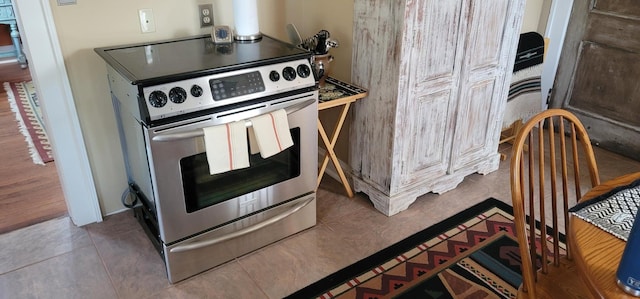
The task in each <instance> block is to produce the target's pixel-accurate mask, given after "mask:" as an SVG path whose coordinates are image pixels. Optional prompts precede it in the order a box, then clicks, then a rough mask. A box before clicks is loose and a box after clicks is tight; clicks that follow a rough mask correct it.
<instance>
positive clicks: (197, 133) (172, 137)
mask: <svg viewBox="0 0 640 299" xmlns="http://www.w3.org/2000/svg"><path fill="white" fill-rule="evenodd" d="M315 101H316V99H315V98H314V99H310V100H306V101H304V102H301V103H298V104H295V105H291V106H288V107H286V108H284V110H285V111H287V114H291V113H294V112H296V111H299V110H301V109H303V108H305V107H307V106H309V105H311V104H313V103H315ZM245 124H246V126H247V127H250V126H251V121H248V120H247V121H245ZM201 136H204V131H202V130H201V129H199V130H193V131H188V132H182V133H172V134H163V135H156V136H153V138H151V140H153V141H177V140H182V139H189V138H195V137H201Z"/></svg>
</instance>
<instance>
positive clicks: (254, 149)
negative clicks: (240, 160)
mask: <svg viewBox="0 0 640 299" xmlns="http://www.w3.org/2000/svg"><path fill="white" fill-rule="evenodd" d="M247 130H249V152H250V153H251V154H252V155H255V154H257V153H259V152H260V148H259V147H258V141H257V140H256V133H254V132H253V125H251V127H248V128H247Z"/></svg>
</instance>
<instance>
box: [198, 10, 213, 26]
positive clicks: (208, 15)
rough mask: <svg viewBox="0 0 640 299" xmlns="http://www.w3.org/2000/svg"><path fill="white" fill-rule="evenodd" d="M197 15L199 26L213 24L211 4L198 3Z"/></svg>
mask: <svg viewBox="0 0 640 299" xmlns="http://www.w3.org/2000/svg"><path fill="white" fill-rule="evenodd" d="M198 17H199V18H200V28H204V27H209V26H212V25H213V4H200V5H198Z"/></svg>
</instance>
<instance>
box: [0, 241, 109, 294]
mask: <svg viewBox="0 0 640 299" xmlns="http://www.w3.org/2000/svg"><path fill="white" fill-rule="evenodd" d="M116 297H117V296H116V292H115V290H114V289H113V287H112V286H111V283H110V281H109V276H108V275H107V272H106V271H105V269H104V266H103V265H102V261H101V260H100V257H99V256H98V254H97V252H96V249H95V248H94V247H92V246H88V247H82V248H78V249H75V250H72V251H70V252H67V253H65V254H62V255H58V256H56V257H53V258H50V259H47V260H45V261H42V262H40V263H36V264H33V265H30V266H27V267H24V268H21V269H19V270H16V271H13V272H9V273H7V274H4V275H0V298H92V299H93V298H95V299H99V298H107V299H112V298H116Z"/></svg>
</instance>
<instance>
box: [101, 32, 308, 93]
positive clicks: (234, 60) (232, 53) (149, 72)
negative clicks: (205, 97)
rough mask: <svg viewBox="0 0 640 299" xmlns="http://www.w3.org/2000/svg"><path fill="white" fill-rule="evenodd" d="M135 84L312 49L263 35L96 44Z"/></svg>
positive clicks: (238, 66) (229, 68) (283, 57)
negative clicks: (229, 40) (228, 39)
mask: <svg viewBox="0 0 640 299" xmlns="http://www.w3.org/2000/svg"><path fill="white" fill-rule="evenodd" d="M95 51H96V53H98V55H100V56H101V57H102V58H103V59H104V60H105V61H106V62H107V63H108V64H109V65H111V66H112V67H113V68H114V69H116V70H117V71H118V72H119V73H120V74H121V75H123V76H124V77H126V78H127V79H129V80H131V82H132V84H136V85H138V84H140V85H152V84H158V83H164V82H170V81H176V80H182V79H188V78H193V77H197V76H203V75H210V74H216V73H222V72H228V71H233V70H238V69H243V68H249V67H256V66H261V65H268V64H274V63H279V62H285V61H291V60H295V59H300V58H308V57H310V56H311V53H310V52H307V51H304V50H302V49H299V48H296V47H295V46H293V45H290V44H288V43H285V42H283V41H280V40H277V39H274V38H271V37H269V36H266V35H263V37H262V39H260V40H259V41H254V42H239V41H235V42H233V43H229V44H214V43H213V41H212V40H211V37H210V36H209V35H203V36H197V37H191V38H183V39H176V40H169V41H160V42H151V43H143V44H132V45H122V46H115V47H104V48H96V49H95Z"/></svg>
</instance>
